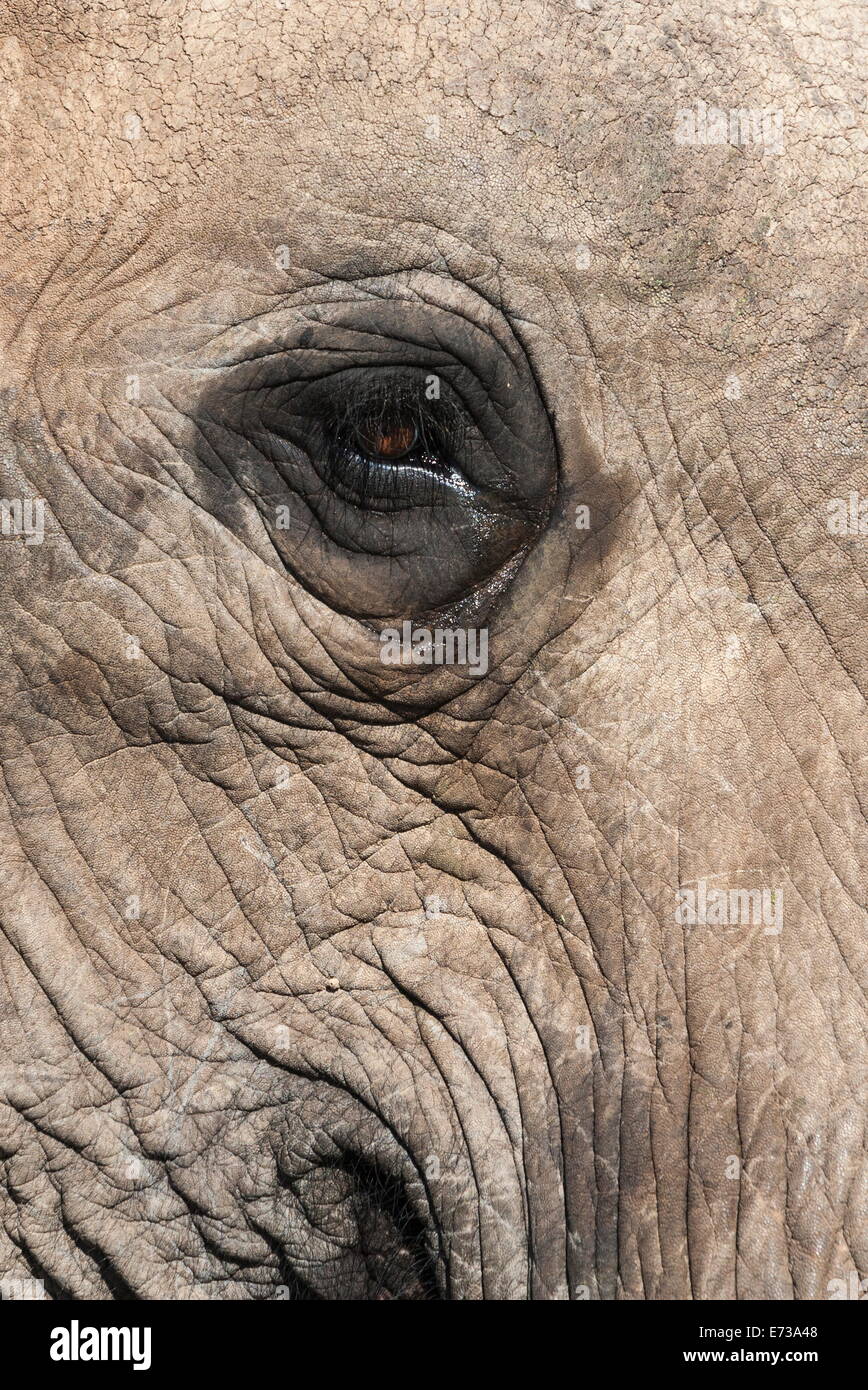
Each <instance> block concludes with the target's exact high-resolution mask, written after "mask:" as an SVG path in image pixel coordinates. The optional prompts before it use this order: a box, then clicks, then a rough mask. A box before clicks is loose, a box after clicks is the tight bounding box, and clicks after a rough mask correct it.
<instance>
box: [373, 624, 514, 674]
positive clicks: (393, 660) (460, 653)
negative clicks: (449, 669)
mask: <svg viewBox="0 0 868 1390" xmlns="http://www.w3.org/2000/svg"><path fill="white" fill-rule="evenodd" d="M380 661H381V662H382V663H383V665H384V666H466V667H467V671H468V674H469V675H471V676H484V675H485V673H486V671H487V670H488V628H487V627H435V628H428V627H416V628H414V627H413V624H412V623H410V622H406V621H405V622H404V623H402V624H401V628H400V630H399V629H398V628H396V627H387V628H384V629H383V631H382V632H381V633H380Z"/></svg>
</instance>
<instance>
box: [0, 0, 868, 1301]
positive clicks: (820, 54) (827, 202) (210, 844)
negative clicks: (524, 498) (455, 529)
mask: <svg viewBox="0 0 868 1390" xmlns="http://www.w3.org/2000/svg"><path fill="white" fill-rule="evenodd" d="M722 9H723V12H721V7H709V6H707V5H700V4H698V3H696V4H694V3H692V0H691V3H687V4H684V5H682V4H677V5H672V6H666V5H662V4H661V5H660V6H654V5H651V4H647V3H643V4H638V3H629V0H628V3H620V0H619V3H617V4H615V3H611V4H610V3H608V0H600V2H599V3H598V0H583V3H582V4H580V5H575V6H571V5H568V4H566V3H556V2H555V0H551V3H547V4H543V5H538V4H534V5H531V6H530V7H528V6H526V5H519V4H512V3H511V2H510V3H506V4H504V5H502V6H498V7H495V8H494V9H493V10H492V9H491V7H489V6H483V5H479V6H477V5H476V4H475V3H472V4H465V3H463V0H459V3H457V4H439V3H437V4H434V3H428V4H424V5H423V4H411V3H401V4H398V5H396V6H394V7H388V8H383V7H382V6H377V5H374V4H373V3H371V4H370V5H354V6H351V7H347V6H345V5H337V4H334V3H331V0H324V3H322V4H320V5H314V6H313V7H307V6H306V7H301V6H298V7H295V6H293V7H291V8H289V7H288V8H286V9H284V8H282V7H281V6H280V5H277V4H275V5H266V4H260V5H257V6H253V5H246V4H243V5H242V4H237V5H236V4H228V3H225V0H203V2H202V3H200V4H199V5H194V4H190V5H188V4H187V3H186V0H168V3H166V4H165V5H163V6H161V7H160V16H159V17H157V16H154V17H152V16H150V15H149V14H148V7H147V6H145V5H139V4H138V2H137V0H131V3H130V4H129V5H128V6H127V7H126V8H124V9H122V10H121V9H118V10H117V11H113V10H112V8H111V7H110V6H108V7H103V6H100V7H94V8H91V7H87V6H83V5H82V6H80V5H79V4H77V3H75V0H71V3H64V4H56V5H49V6H47V7H46V6H39V7H38V15H37V10H36V8H35V7H33V6H32V5H30V4H25V3H23V0H22V3H12V4H6V5H4V6H3V30H2V33H3V37H2V39H0V84H2V92H3V102H2V111H0V126H2V132H3V140H4V146H5V150H6V153H5V174H4V179H3V181H2V191H0V196H2V218H3V220H2V227H3V240H2V245H3V251H2V264H3V294H2V297H0V304H2V308H0V330H2V335H3V343H4V348H3V354H2V368H0V373H2V381H0V387H2V424H0V439H2V459H3V479H2V494H3V496H4V498H6V499H12V498H43V499H44V500H45V507H46V510H45V538H44V542H43V543H42V544H41V545H37V544H27V543H26V538H25V537H24V536H22V535H15V534H8V535H4V536H3V537H2V538H0V568H2V615H3V623H2V626H3V653H2V654H3V661H2V677H0V679H2V695H3V726H4V727H3V740H2V793H3V794H2V797H0V806H2V810H0V816H2V823H0V837H2V860H0V864H2V868H0V874H2V919H0V920H2V933H0V964H2V995H0V1059H2V1060H0V1078H2V1085H0V1161H2V1192H0V1203H2V1206H0V1212H2V1215H0V1273H2V1274H3V1276H5V1277H6V1278H7V1279H13V1280H22V1279H27V1278H31V1277H33V1278H36V1279H39V1280H41V1281H43V1283H44V1286H45V1290H46V1292H47V1294H48V1295H49V1296H52V1297H64V1296H72V1297H79V1298H104V1297H126V1296H130V1295H131V1294H132V1295H133V1296H135V1297H139V1298H155V1297H170V1298H181V1299H188V1298H255V1299H267V1298H279V1297H293V1298H294V1297H299V1296H302V1297H304V1296H311V1295H314V1296H320V1297H326V1298H341V1299H346V1298H356V1299H376V1298H389V1297H393V1298H394V1297H398V1298H425V1297H443V1298H450V1299H567V1298H591V1299H617V1298H627V1299H664V1298H667V1299H668V1298H679V1299H684V1298H696V1299H707V1298H724V1299H736V1298H763V1299H768V1298H799V1299H823V1298H827V1297H830V1296H834V1297H838V1296H857V1295H856V1294H853V1293H852V1292H851V1293H850V1294H849V1295H847V1294H844V1295H842V1294H841V1293H840V1290H841V1289H842V1288H847V1289H850V1290H852V1289H853V1287H856V1288H857V1289H858V1279H860V1278H864V1277H865V1276H866V1274H868V1248H866V1238H865V1230H866V1227H865V1222H864V1214H865V1181H864V1168H863V1166H862V1154H863V1126H864V1114H865V1107H864V1103H865V1077H866V1067H865V1061H866V1057H865V1017H864V1002H863V1001H864V994H863V991H864V980H865V972H864V962H865V948H864V941H865V937H864V902H865V892H864V879H863V877H862V874H863V870H864V865H865V862H866V853H865V823H864V796H865V789H864V767H865V751H864V750H865V724H864V701H863V698H862V693H861V691H862V686H863V682H864V675H865V665H864V651H865V617H866V610H865V605H864V569H865V556H866V547H868V537H865V536H864V535H862V536H860V535H859V534H858V526H857V527H856V533H855V534H852V533H851V534H844V535H840V534H835V533H833V532H832V531H830V529H829V525H828V504H829V501H830V499H834V498H848V497H849V495H850V493H851V491H855V492H856V493H857V495H858V496H861V497H862V498H864V497H865V495H866V493H868V478H866V472H865V463H864V453H862V452H861V435H860V432H859V420H858V408H859V401H860V376H859V372H860V353H861V352H862V350H863V346H864V345H863V342H862V338H861V333H860V307H859V303H858V297H857V296H858V288H859V283H860V278H861V277H862V274H863V271H864V250H863V251H862V252H861V253H860V251H859V246H860V240H859V237H860V218H864V205H860V201H859V196H858V194H859V183H860V172H861V177H862V178H864V150H865V141H864V127H863V126H861V125H860V116H859V109H858V108H859V103H860V102H861V101H862V99H863V92H862V87H861V84H860V81H859V80H858V74H859V72H860V70H861V71H862V72H863V73H864V66H865V64H864V54H860V51H859V41H858V33H857V15H858V11H857V9H856V8H855V7H852V6H850V5H847V4H844V3H839V2H838V0H821V3H819V4H817V3H815V0H810V3H809V0H796V3H795V4H792V5H788V6H786V7H781V8H777V7H775V6H773V5H762V6H757V7H756V9H751V8H750V7H739V8H738V13H737V15H736V13H735V7H734V6H733V7H730V6H728V5H727V6H724V7H722ZM700 99H702V100H704V101H705V102H707V103H708V105H709V106H717V107H720V108H722V109H725V110H727V111H728V110H730V109H744V110H752V109H759V110H760V111H766V110H767V111H771V112H777V113H782V114H781V122H782V124H781V125H780V127H778V125H777V124H776V122H777V119H778V118H777V116H772V117H770V118H769V122H770V123H769V124H768V125H767V126H766V127H760V130H761V133H762V131H763V130H764V132H765V134H764V136H763V138H761V139H759V140H757V139H753V138H748V137H747V136H745V138H738V139H736V140H729V139H728V140H727V142H726V143H723V144H707V143H706V144H703V143H701V142H700V143H693V144H690V143H683V142H680V141H679V140H677V139H675V138H674V132H675V131H676V129H677V128H678V127H677V122H678V120H679V119H683V118H679V117H678V112H679V111H680V110H681V111H683V110H684V109H687V108H691V109H692V108H694V107H695V103H696V102H697V101H698V100H700ZM435 117H436V118H437V119H436V120H435V119H433V118H435ZM779 135H780V139H778V136H779ZM22 142H23V143H22ZM862 227H863V234H864V223H863V224H862ZM862 246H863V248H864V241H863V242H862ZM347 304H349V305H350V307H351V312H352V313H353V314H355V315H361V316H362V320H363V321H367V320H364V316H365V314H369V313H379V312H380V310H381V309H382V308H383V306H384V305H385V306H387V307H388V306H391V308H392V309H393V310H395V311H396V312H397V313H398V314H399V315H408V314H411V313H412V314H413V315H415V318H414V319H413V322H414V323H415V324H416V325H417V328H418V331H419V332H420V333H421V334H422V337H423V339H425V341H426V342H427V339H426V338H425V335H426V334H427V335H429V336H430V335H432V334H433V335H434V336H436V333H435V328H434V325H435V324H437V323H444V324H445V323H447V322H448V323H449V324H450V325H452V327H451V329H450V332H453V333H454V334H457V338H456V342H457V344H458V347H457V349H456V350H458V351H459V352H461V351H463V350H464V347H466V346H467V345H468V344H469V343H471V341H472V342H474V343H477V344H481V347H480V349H479V350H480V351H481V352H482V354H483V356H486V354H488V355H489V356H490V355H491V353H493V352H494V350H495V349H494V346H493V345H495V344H497V343H499V344H501V345H506V347H504V351H506V352H507V354H509V353H512V358H510V360H511V361H513V362H514V363H515V364H516V366H517V371H518V375H517V376H516V377H515V379H514V381H513V384H512V385H511V386H510V387H509V388H507V387H504V391H505V392H507V394H508V393H509V392H512V395H511V397H510V403H509V409H510V410H511V411H512V412H513V414H512V416H511V417H510V418H511V419H512V420H514V421H524V422H525V423H527V422H528V421H531V420H532V419H535V420H536V421H537V422H539V420H540V419H542V420H543V421H544V422H545V424H544V427H543V426H541V425H539V423H537V424H536V425H534V429H536V430H537V433H536V434H535V435H534V436H533V439H532V440H531V443H530V445H529V446H528V449H529V452H528V455H527V458H528V459H529V460H530V462H528V463H527V468H528V469H530V470H531V471H533V469H542V470H543V471H544V470H545V466H546V459H547V458H549V459H550V460H551V461H553V462H552V466H553V467H554V468H555V470H556V490H555V492H554V493H552V494H550V495H549V494H548V493H546V492H545V487H544V486H543V487H542V492H541V493H540V495H541V496H544V497H545V498H547V501H546V503H545V506H547V507H549V508H550V510H549V512H548V515H547V516H544V517H543V519H542V522H541V523H540V525H539V526H537V528H536V530H535V532H534V540H533V543H532V544H528V545H525V546H524V548H523V549H522V550H521V551H520V553H517V555H516V556H515V557H514V559H513V560H512V561H511V562H510V563H509V564H505V565H504V566H502V567H501V568H499V569H497V571H496V572H495V573H493V574H489V575H487V576H486V577H485V582H484V583H482V584H481V586H479V587H478V588H477V589H476V590H474V591H473V592H472V594H471V596H470V597H469V598H468V599H467V601H466V602H465V603H464V604H463V606H462V605H460V604H459V605H458V607H457V608H454V609H453V610H450V613H451V615H452V617H453V619H454V620H460V621H461V622H464V623H467V624H470V625H479V626H487V628H488V631H489V635H490V657H489V660H490V669H489V671H488V673H487V674H486V675H485V676H481V677H475V678H474V677H471V676H469V675H468V673H467V672H466V671H465V670H462V669H461V668H459V667H442V668H435V669H429V668H427V667H424V666H421V667H408V668H403V667H387V666H384V665H383V664H382V663H381V662H380V660H379V643H378V636H377V633H378V631H379V628H380V626H382V623H381V621H379V619H380V618H382V617H383V615H384V614H385V613H386V607H387V605H386V602H385V600H383V601H382V602H381V604H380V608H379V617H378V620H377V621H375V622H372V621H368V620H365V618H364V615H362V617H361V618H360V617H359V616H358V615H357V614H356V613H355V612H354V611H353V605H354V604H355V605H356V607H358V606H359V605H361V606H364V604H363V601H362V598H360V597H359V594H356V592H355V589H354V590H353V592H354V595H355V596H354V598H353V599H352V602H351V601H350V600H349V599H348V598H347V597H346V595H347V594H348V592H349V589H352V588H353V586H355V585H358V586H360V589H359V593H364V594H366V595H367V600H366V601H367V603H368V610H369V612H370V611H371V610H372V608H373V609H376V606H377V600H376V596H377V594H378V593H380V592H381V586H382V584H383V583H385V580H384V579H383V574H382V573H381V572H380V571H376V572H374V571H371V570H370V569H369V567H368V565H367V560H366V557H365V553H364V552H365V545H366V534H364V528H362V531H363V534H362V535H361V538H360V545H359V547H358V549H357V552H356V560H354V559H353V557H352V556H350V557H349V559H348V558H347V554H346V552H344V553H343V556H341V555H340V554H339V553H338V551H337V550H335V548H334V547H332V549H331V550H329V549H328V548H327V547H326V545H325V543H324V542H323V541H322V540H321V538H319V537H318V535H317V531H316V528H315V527H311V528H308V530H307V531H306V532H305V533H304V534H302V533H301V532H299V533H298V534H293V535H292V537H291V538H290V540H287V539H286V538H285V537H284V538H282V537H281V536H280V535H279V534H278V533H277V532H276V530H275V528H274V526H273V524H272V523H273V517H272V514H271V512H270V511H269V507H270V505H271V503H270V502H269V503H268V505H267V506H266V504H265V502H263V500H262V498H261V497H260V496H259V494H258V492H257V489H258V488H259V487H260V486H266V483H264V482H263V476H264V475H263V474H262V472H261V471H260V473H259V474H256V473H255V470H254V472H253V473H251V474H250V475H249V476H246V475H245V476H244V477H242V476H241V473H238V472H236V474H235V475H234V480H233V479H232V478H230V479H229V480H228V481H227V475H226V474H225V472H221V468H220V466H219V463H218V462H215V456H214V454H213V452H212V454H211V455H210V456H208V457H206V455H207V449H206V448H205V447H204V446H203V444H202V439H203V420H204V419H205V417H206V416H207V417H208V419H211V413H212V412H213V411H214V410H216V411H217V412H218V413H219V410H220V409H221V408H222V407H221V402H224V401H226V400H227V399H229V396H230V394H231V393H230V383H231V382H233V381H235V380H236V377H233V376H232V373H233V372H235V373H237V372H238V371H241V373H242V375H243V371H244V369H245V366H246V365H247V366H249V364H250V362H251V360H252V359H253V358H254V357H255V356H256V355H257V354H261V353H262V352H263V351H270V352H274V353H277V352H279V353H285V354H286V355H287V358H288V359H291V360H292V361H294V362H295V361H299V360H300V358H299V356H298V354H299V352H300V350H301V349H300V344H299V336H300V332H301V326H302V325H304V324H314V325H318V324H322V323H323V322H325V323H327V324H330V323H332V322H333V320H334V318H335V316H336V315H338V316H339V314H340V313H341V312H343V310H344V309H345V308H346V305H347ZM396 306H397V307H396ZM438 315H440V316H443V315H445V317H438ZM404 321H405V320H404V319H402V322H404ZM407 321H409V320H407ZM316 331H317V332H319V331H321V330H320V328H319V327H317V328H316ZM378 331H380V330H378ZM462 335H464V336H462ZM433 346H436V344H435V345H433ZM432 350H433V349H432ZM468 350H469V349H468ZM475 350H476V349H474V351H475ZM486 360H487V358H486ZM863 379H864V378H863ZM240 389H241V390H242V395H243V388H240ZM232 398H233V399H235V400H237V399H239V397H238V395H237V394H236V395H235V396H234V397H232ZM862 399H864V397H862ZM540 403H542V406H544V411H543V414H542V416H540V415H539V413H538V412H539V410H540V409H541V408H542V407H541V405H540ZM506 408H507V407H506V406H504V409H506ZM535 412H537V413H536V414H535ZM528 427H529V428H530V426H528ZM221 439H222V441H223V446H224V447H223V449H222V453H221V451H220V450H219V449H218V451H217V452H218V454H219V455H220V457H221V458H222V459H223V461H224V462H225V460H226V459H227V458H229V456H230V454H231V452H232V451H231V448H230V447H229V444H228V440H229V435H228V434H227V433H224V434H223V435H221ZM508 447H509V448H512V447H513V443H509V445H508ZM244 448H245V446H244V444H243V441H242V442H239V443H238V446H237V449H236V452H235V455H233V457H232V459H231V460H230V462H232V466H233V467H236V468H237V469H240V470H241V472H242V473H243V468H242V465H243V463H244V457H245V455H244ZM524 466H525V465H522V467H524ZM580 506H587V507H588V508H589V527H588V528H587V529H584V530H583V529H581V528H580V527H577V525H576V520H577V512H576V509H577V507H580ZM543 510H545V508H544V509H543ZM857 515H858V513H857ZM13 520H14V517H13ZM12 529H13V530H14V528H12ZM444 544H445V543H444ZM281 547H282V548H281ZM418 553H419V555H420V556H422V559H423V560H424V564H423V563H421V561H420V571H419V572H420V574H422V576H423V578H422V579H419V578H418V576H417V579H415V580H414V581H413V583H414V585H415V587H413V589H412V593H410V591H409V590H408V597H407V601H406V604H405V606H404V608H402V607H401V605H400V604H399V603H398V600H397V599H394V600H393V609H394V611H393V613H392V616H394V617H395V618H396V619H402V618H405V617H410V618H413V617H414V616H416V614H417V613H419V612H421V611H422V610H423V609H424V607H425V605H424V603H422V600H421V598H420V596H419V585H420V584H422V583H423V580H424V579H425V576H427V577H428V579H430V584H431V594H432V595H433V594H434V592H435V591H437V592H438V593H439V586H442V585H444V584H447V581H449V580H450V577H451V574H452V572H451V571H450V569H449V564H450V558H449V555H448V553H446V552H443V551H441V550H440V549H438V546H437V545H433V544H432V545H431V546H430V547H429V549H425V542H424V540H423V539H420V541H419V551H418ZM408 564H409V561H408ZM447 587H448V584H447ZM465 587H466V586H465ZM470 588H471V589H472V588H473V585H472V584H471V585H470ZM372 595H373V597H371V596H372ZM455 614H457V615H458V617H457V619H455ZM435 616H436V614H435ZM447 616H449V615H447ZM582 769H584V770H585V771H584V772H583V771H582ZM860 798H861V800H860ZM700 879H705V880H706V882H707V883H708V884H709V885H723V886H724V887H727V888H730V887H734V888H741V887H747V888H751V887H758V886H759V887H766V888H767V889H769V890H772V889H774V890H775V891H776V893H777V894H779V895H780V896H778V897H777V898H776V900H775V901H776V903H777V904H782V908H783V910H782V926H781V930H780V931H779V932H778V931H776V930H774V929H773V928H772V929H768V927H769V924H768V923H762V922H760V923H757V922H755V921H754V922H750V921H749V922H746V923H741V924H738V923H735V924H731V923H728V924H721V923H714V922H706V923H695V924H690V923H689V922H683V921H679V920H678V919H677V917H676V909H677V906H678V901H679V899H678V896H677V895H678V891H679V888H682V887H684V886H685V885H693V886H694V887H695V886H696V885H697V882H698V880H700ZM775 910H777V909H775ZM854 1278H855V1279H856V1281H857V1282H856V1285H855V1286H854V1285H853V1284H852V1282H850V1283H848V1282H847V1281H852V1280H853V1279H854Z"/></svg>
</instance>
